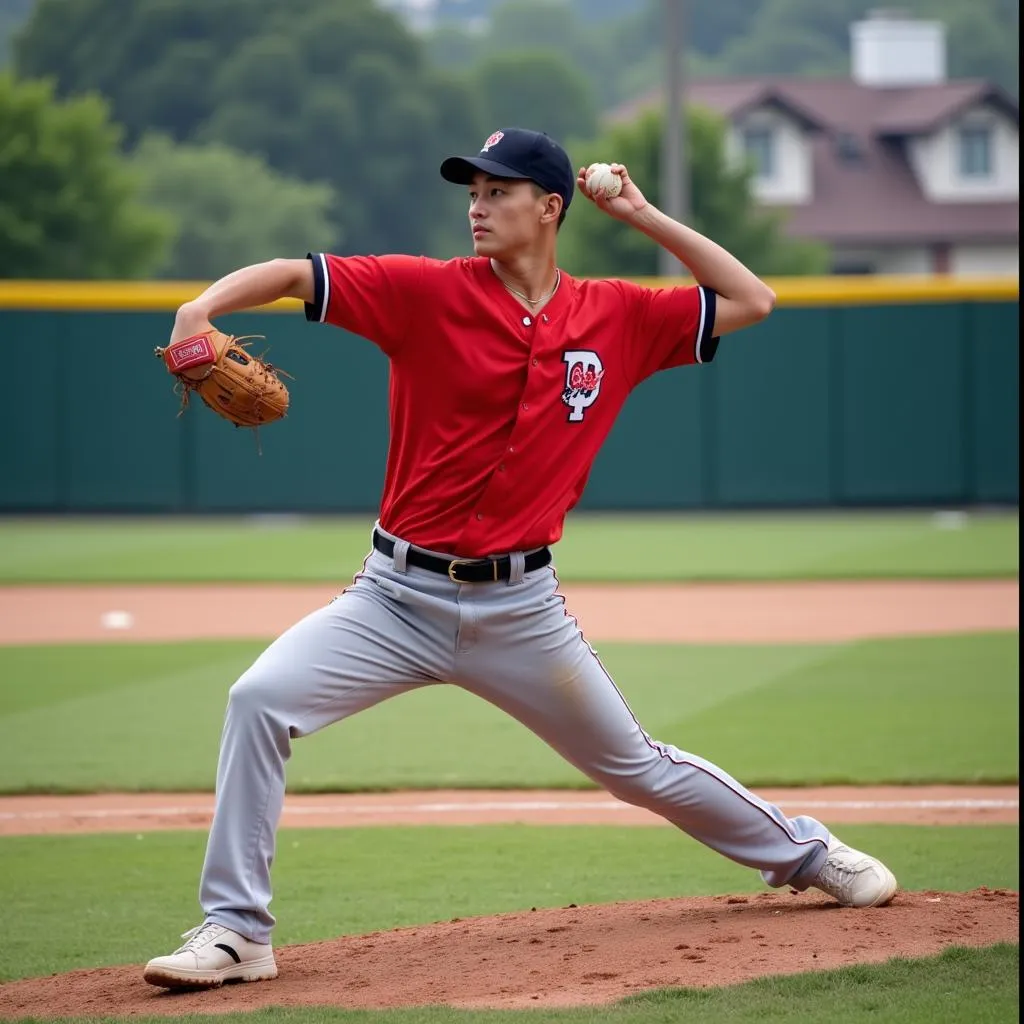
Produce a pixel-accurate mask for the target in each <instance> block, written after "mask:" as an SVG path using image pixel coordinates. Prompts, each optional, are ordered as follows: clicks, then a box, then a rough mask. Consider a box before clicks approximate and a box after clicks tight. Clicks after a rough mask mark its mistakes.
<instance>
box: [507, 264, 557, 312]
mask: <svg viewBox="0 0 1024 1024" xmlns="http://www.w3.org/2000/svg"><path fill="white" fill-rule="evenodd" d="M497 277H498V280H499V281H500V282H501V283H502V284H503V285H504V286H505V287H506V288H507V289H508V290H509V291H510V292H511V293H512V294H513V295H515V296H518V297H519V298H520V299H522V300H523V302H528V303H529V304H530V305H531V306H536V305H538V303H541V302H544V301H545V300H546V299H550V298H551V296H552V295H554V294H555V292H557V291H558V286H559V285H560V284H561V283H562V272H561V271H560V270H558V269H557V268H556V269H555V286H554V288H552V289H551V291H549V292H548V293H547V295H542V296H541V297H540V298H539V299H531V298H530V296H529V295H524V294H523V293H522V292H520V291H517V290H516V289H515V288H513V287H512V285H510V284H509V283H508V282H507V281H506V280H505V279H504V278H503V277H502V276H501V275H500V274H498V275H497Z"/></svg>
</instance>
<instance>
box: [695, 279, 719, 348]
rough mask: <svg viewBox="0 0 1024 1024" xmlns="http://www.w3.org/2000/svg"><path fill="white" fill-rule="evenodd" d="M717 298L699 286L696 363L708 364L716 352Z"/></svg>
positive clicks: (710, 291)
mask: <svg viewBox="0 0 1024 1024" xmlns="http://www.w3.org/2000/svg"><path fill="white" fill-rule="evenodd" d="M717 299H718V296H717V295H716V294H715V292H713V291H712V290H711V289H710V288H705V287H704V286H703V285H701V286H700V320H699V322H698V323H697V340H696V343H695V345H694V355H695V358H696V361H697V362H698V363H710V362H711V360H712V359H714V358H715V353H716V352H717V351H718V340H719V339H718V338H716V337H713V335H714V332H715V302H716V301H717Z"/></svg>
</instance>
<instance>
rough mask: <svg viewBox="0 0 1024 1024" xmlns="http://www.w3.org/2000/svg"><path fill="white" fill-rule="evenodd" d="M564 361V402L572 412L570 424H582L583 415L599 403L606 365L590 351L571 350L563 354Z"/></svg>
mask: <svg viewBox="0 0 1024 1024" xmlns="http://www.w3.org/2000/svg"><path fill="white" fill-rule="evenodd" d="M562 361H563V362H564V363H565V387H564V388H563V389H562V401H563V402H565V404H566V405H567V406H569V408H570V409H571V410H572V411H571V412H570V413H569V422H570V423H580V422H581V421H582V420H583V414H584V413H585V412H586V411H587V409H589V408H590V407H591V406H592V405H593V404H594V403H595V402H596V401H597V396H598V395H599V394H600V393H601V378H602V377H603V376H604V365H603V364H602V362H601V357H600V356H599V355H598V354H597V353H596V352H592V351H591V350H590V349H570V350H569V351H568V352H563V353H562Z"/></svg>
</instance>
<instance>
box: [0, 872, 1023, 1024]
mask: <svg viewBox="0 0 1024 1024" xmlns="http://www.w3.org/2000/svg"><path fill="white" fill-rule="evenodd" d="M1018 928H1019V894H1018V893H1016V892H1010V891H1008V890H1005V889H985V888H981V889H974V890H972V891H970V892H966V893H951V892H930V891H925V892H906V893H898V894H897V896H896V898H895V899H894V900H893V902H892V904H890V905H889V906H888V907H882V908H879V909H876V910H849V909H845V908H841V907H839V906H838V905H837V904H835V903H834V902H832V901H831V900H830V899H829V898H828V897H827V896H824V895H822V894H820V893H817V892H814V893H812V892H808V893H804V894H796V893H789V892H786V893H782V892H769V893H759V894H757V895H749V896H715V897H708V898H700V899H662V900H651V901H648V902H642V903H614V904H608V905H601V906H586V907H576V906H568V907H564V908H561V909H554V910H536V911H524V912H520V913H514V914H504V915H501V916H499V917H485V918H467V919H466V920H459V919H457V918H456V919H454V920H452V921H447V922H444V923H441V924H432V925H426V926H423V927H414V928H397V929H394V930H392V931H387V932H373V933H371V934H369V935H359V936H347V937H345V938H341V939H334V940H332V941H330V942H313V943H309V944H307V945H302V946H288V947H285V948H282V949H279V950H277V957H278V964H279V966H280V977H279V978H278V979H277V980H276V981H271V982H263V983H260V984H245V985H230V986H227V987H225V988H221V989H214V990H212V991H207V992H184V993H167V992H165V991H163V990H161V989H156V988H152V987H151V986H149V985H147V984H145V983H144V982H143V981H142V971H141V964H140V965H137V966H132V967H111V968H101V969H97V970H88V971H74V972H72V973H69V974H64V975H54V976H52V977H49V978H31V979H28V980H25V981H17V982H11V983H9V984H6V985H2V986H0V1017H3V1018H12V1017H22V1016H40V1017H57V1016H72V1015H74V1016H101V1015H102V1016H107V1015H121V1014H123V1015H126V1016H127V1015H133V1016H137V1015H142V1014H146V1015H151V1014H167V1015H178V1014H186V1013H226V1012H229V1011H234V1010H252V1009H257V1008H259V1007H265V1006H317V1005H331V1006H339V1007H346V1008H382V1007H389V1006H418V1005H424V1004H431V1003H435V1004H436V1003H445V1004H448V1005H451V1006H460V1007H526V1006H571V1005H579V1004H583V1003H606V1002H612V1001H614V1000H616V999H619V998H621V997H623V996H625V995H629V994H631V993H635V992H639V991H642V990H644V989H651V988H660V987H666V986H686V987H707V986H713V985H731V984H735V983H737V982H741V981H747V980H750V979H752V978H756V977H759V976H762V975H766V974H793V973H797V972H801V971H812V970H821V969H824V968H829V967H839V966H843V965H847V964H856V963H877V962H881V961H884V960H887V959H889V958H890V957H894V956H906V957H916V956H928V955H932V954H936V953H939V952H941V951H942V950H943V949H945V948H946V947H947V946H953V945H960V946H988V945H993V944H995V943H997V942H1016V941H1017V940H1018ZM173 944H174V943H173V941H172V942H170V943H168V949H167V950H159V949H158V950H146V951H144V953H145V957H144V959H145V958H148V957H149V956H155V955H158V954H160V953H163V952H168V951H169V950H170V948H171V947H172V946H173ZM140 952H142V951H140Z"/></svg>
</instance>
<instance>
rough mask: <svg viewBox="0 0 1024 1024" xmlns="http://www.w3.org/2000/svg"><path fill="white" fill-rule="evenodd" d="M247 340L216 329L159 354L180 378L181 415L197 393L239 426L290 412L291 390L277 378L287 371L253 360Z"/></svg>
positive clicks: (174, 374) (219, 414)
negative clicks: (190, 398)
mask: <svg viewBox="0 0 1024 1024" xmlns="http://www.w3.org/2000/svg"><path fill="white" fill-rule="evenodd" d="M245 341H246V339H244V338H236V337H234V336H233V335H228V334H222V333H221V332H220V331H216V330H214V331H207V332H206V333H205V334H194V335H193V336H192V337H191V338H182V340H181V341H176V342H174V343H173V344H171V345H168V346H167V347H166V348H157V349H156V350H155V354H156V355H157V356H158V357H159V358H161V359H163V361H164V363H165V364H166V366H167V369H168V372H169V373H170V374H171V375H172V376H173V377H174V378H175V379H176V383H175V387H174V390H175V392H176V393H179V394H180V395H181V411H182V412H184V410H185V408H186V407H187V406H188V400H189V395H190V394H191V393H192V392H193V391H195V392H198V394H199V397H200V398H201V399H202V400H203V401H204V402H205V403H206V404H207V405H208V406H209V407H210V408H211V409H212V410H213V411H214V412H215V413H217V415H218V416H223V417H224V419H226V420H230V421H231V422H232V423H234V425H235V426H236V427H259V426H262V425H263V424H264V423H273V422H274V421H275V420H279V419H281V418H282V417H283V416H284V415H285V414H286V413H287V412H288V389H287V388H286V387H285V386H284V383H283V382H282V381H281V379H280V377H278V374H279V373H283V372H284V371H282V370H278V369H275V368H274V367H273V366H271V365H270V363H265V362H263V360H262V359H257V358H256V356H253V355H251V354H250V353H249V352H248V351H246V348H247V346H246V344H244V342H245ZM285 376H287V374H285ZM180 414H181V413H179V415H180Z"/></svg>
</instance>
